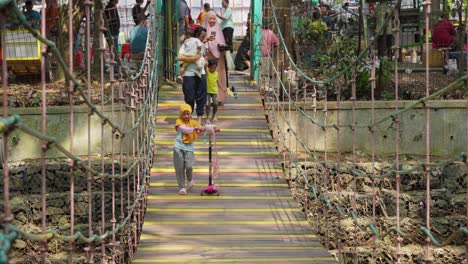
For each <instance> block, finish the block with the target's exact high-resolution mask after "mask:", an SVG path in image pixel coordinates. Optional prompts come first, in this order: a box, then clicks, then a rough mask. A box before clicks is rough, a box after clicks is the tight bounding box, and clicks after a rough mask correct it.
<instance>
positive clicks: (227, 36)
mask: <svg viewBox="0 0 468 264" xmlns="http://www.w3.org/2000/svg"><path fill="white" fill-rule="evenodd" d="M223 35H224V40H225V41H226V45H228V46H230V47H231V53H232V51H233V48H232V36H233V35H234V29H233V28H231V27H228V28H225V29H223Z"/></svg>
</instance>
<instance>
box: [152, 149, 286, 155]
mask: <svg viewBox="0 0 468 264" xmlns="http://www.w3.org/2000/svg"><path fill="white" fill-rule="evenodd" d="M155 153H156V154H159V155H172V154H173V151H172V150H165V151H161V150H158V149H156V151H155ZM216 153H217V155H220V156H224V155H226V156H232V155H265V156H278V152H266V151H245V152H239V151H217V152H216ZM195 155H208V151H204V150H195Z"/></svg>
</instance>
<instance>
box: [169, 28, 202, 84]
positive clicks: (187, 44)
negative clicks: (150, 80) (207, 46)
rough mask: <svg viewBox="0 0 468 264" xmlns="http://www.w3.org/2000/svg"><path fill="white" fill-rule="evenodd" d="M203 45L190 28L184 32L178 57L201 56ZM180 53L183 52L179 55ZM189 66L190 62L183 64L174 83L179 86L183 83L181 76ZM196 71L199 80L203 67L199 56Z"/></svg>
mask: <svg viewBox="0 0 468 264" xmlns="http://www.w3.org/2000/svg"><path fill="white" fill-rule="evenodd" d="M202 46H203V43H202V42H201V40H199V39H198V38H196V37H195V31H194V30H193V29H191V28H187V29H186V30H185V40H184V43H183V44H182V46H181V47H180V50H179V55H184V56H186V57H194V56H196V55H199V54H201V51H202ZM180 51H183V53H182V54H181V52H180ZM190 64H191V62H184V63H183V64H182V67H180V71H179V76H177V79H176V82H177V83H179V84H181V83H183V78H182V76H183V75H184V72H185V70H186V69H187V67H188V66H189V65H190ZM195 64H196V66H197V68H196V70H195V74H196V75H197V76H198V77H199V78H201V75H202V70H203V68H204V67H205V58H204V57H203V56H200V59H198V60H197V61H196V63H195Z"/></svg>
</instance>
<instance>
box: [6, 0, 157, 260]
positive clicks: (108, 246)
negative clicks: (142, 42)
mask: <svg viewBox="0 0 468 264" xmlns="http://www.w3.org/2000/svg"><path fill="white" fill-rule="evenodd" d="M106 4H107V3H106V2H97V1H96V2H90V1H84V2H82V5H78V6H79V7H76V6H74V3H73V1H68V4H64V5H61V6H60V7H59V12H63V13H62V14H67V16H66V19H63V17H61V18H58V19H59V23H58V25H59V27H58V29H57V30H58V31H59V32H61V34H60V35H59V38H58V39H56V40H57V42H54V41H51V40H50V38H49V39H48V38H47V37H46V36H49V34H48V33H49V31H47V32H46V28H47V22H46V19H45V17H44V14H46V11H47V10H48V9H46V5H45V1H43V2H42V6H41V12H42V14H43V16H42V20H41V22H40V24H41V27H40V30H39V31H36V29H35V28H33V27H32V26H31V25H29V24H28V21H26V18H25V16H23V14H22V13H21V11H20V10H19V9H18V7H17V5H16V3H15V2H14V1H0V11H1V15H0V21H1V22H0V25H1V27H2V28H1V39H2V42H1V43H2V44H1V46H2V51H3V52H2V54H3V58H2V87H3V94H2V96H3V101H2V102H3V117H2V118H1V119H0V123H1V133H2V150H3V151H2V154H3V155H2V158H3V163H2V164H3V167H2V184H1V189H2V194H3V197H2V202H1V206H0V210H1V212H2V219H1V222H0V239H1V247H0V263H6V262H8V260H9V259H13V260H14V261H15V262H22V263H25V262H36V261H37V259H40V261H41V262H42V263H46V262H49V261H51V260H54V261H57V260H60V261H66V262H69V263H73V262H79V263H82V262H86V263H96V262H98V261H100V262H103V263H104V262H112V263H126V262H128V261H129V260H130V259H131V258H132V256H133V253H134V252H135V249H136V246H137V244H138V240H139V233H140V231H141V227H142V224H143V217H144V212H145V208H146V191H147V189H146V187H147V184H148V178H147V177H148V176H149V171H150V168H151V167H152V155H153V135H154V126H155V122H154V120H155V113H156V107H157V92H158V82H159V81H160V76H161V75H162V73H161V72H160V71H159V70H160V69H161V68H160V67H159V66H158V65H159V64H160V63H161V59H160V54H162V51H161V50H160V45H158V44H159V43H160V38H161V34H159V32H160V31H162V28H163V23H162V22H163V18H162V17H161V16H159V15H158V12H157V10H156V9H157V7H159V6H160V4H161V3H160V2H159V1H156V3H155V2H153V3H152V5H151V7H150V10H151V12H150V14H151V15H150V20H151V24H150V26H149V27H148V33H147V38H146V39H147V41H146V48H144V55H142V59H141V60H138V61H135V60H132V59H131V60H130V61H127V60H120V59H119V56H118V55H117V52H118V49H117V48H118V47H117V46H116V43H117V42H114V41H113V36H111V34H110V32H109V29H110V28H111V27H113V26H115V25H116V24H112V22H111V21H112V20H110V19H109V18H110V17H109V16H106V14H108V12H109V11H111V12H112V10H115V9H105V8H106ZM77 8H78V9H77ZM81 8H82V9H81ZM107 8H109V7H107ZM75 12H78V13H79V14H78V15H76V16H74V15H73V14H74V13H75ZM159 13H160V12H159ZM74 17H79V19H78V20H76V21H75V20H74ZM81 17H84V18H85V19H81ZM127 20H130V18H127ZM7 21H8V22H11V21H14V22H15V23H17V25H18V26H19V27H22V28H23V29H21V30H17V29H15V30H13V29H7V24H8V25H11V23H7ZM80 24H81V25H82V26H81V29H80ZM78 30H81V32H80V33H79V34H77V33H78ZM12 36H17V37H16V38H13V37H12ZM19 36H23V39H22V40H18V37H19ZM77 36H79V38H77ZM80 39H81V40H80ZM26 42H27V43H26ZM75 42H77V44H78V45H77V46H79V50H80V51H82V55H83V54H84V56H82V59H83V61H82V63H79V64H75V63H74V62H76V60H75V59H76V58H78V57H77V56H76V54H77V53H76V51H77V50H74V49H73V48H74V47H75V45H74V44H75ZM25 43H26V44H27V45H29V46H31V47H32V48H33V51H34V52H33V53H34V54H33V55H34V56H32V55H31V56H30V54H29V53H28V51H27V50H28V49H26V48H24V47H25V45H26V44H25ZM91 45H92V46H91ZM29 46H28V47H29ZM64 47H67V48H64ZM65 49H67V52H64V50H65ZM39 50H40V52H38V51H39ZM5 51H6V52H5ZM93 52H95V53H96V54H95V55H96V57H94V55H93V54H92V53H93ZM29 57H34V58H33V59H34V63H37V64H38V65H39V68H37V69H35V71H34V73H38V74H39V75H40V81H36V82H32V83H30V84H28V86H27V87H29V90H30V91H31V95H30V98H23V99H19V100H17V101H16V102H21V100H23V101H24V102H26V103H25V104H24V105H22V106H30V107H38V108H35V109H36V111H35V112H36V115H39V116H40V118H39V119H37V118H36V119H34V118H33V119H27V118H24V117H23V116H22V115H18V114H12V113H13V112H17V113H21V111H17V110H16V109H12V108H11V107H12V106H14V105H15V104H16V103H14V102H15V100H12V98H11V94H15V93H14V91H12V90H14V89H15V88H17V87H18V86H12V85H10V84H9V81H11V74H16V73H18V72H19V70H18V67H19V66H17V65H21V67H23V68H27V69H31V67H32V66H34V65H32V63H31V62H28V61H24V58H29ZM49 58H53V59H54V63H55V64H56V67H58V68H59V69H61V71H62V72H63V73H64V75H65V77H66V81H61V82H60V81H59V82H56V81H53V82H52V83H46V82H47V81H48V80H46V73H47V72H48V69H47V67H46V64H47V61H48V60H49ZM14 62H16V64H14ZM132 65H133V66H132ZM9 77H10V78H9ZM27 94H29V92H28V93H27ZM52 94H55V97H54V98H53V99H51V98H50V96H51V95H52ZM15 95H17V96H19V95H18V94H15ZM36 95H37V96H36ZM49 99H51V100H49ZM28 100H29V101H28ZM11 102H13V103H11ZM54 102H59V103H58V104H66V105H68V113H67V115H68V117H67V118H66V119H62V121H59V122H57V121H52V120H51V118H50V117H51V115H53V114H54V113H57V108H54V107H50V104H51V103H54ZM83 107H86V115H85V116H81V115H80V114H81V113H79V112H82V108H83ZM62 108H63V107H62ZM33 112H34V111H33ZM48 117H49V118H48ZM63 120H67V121H63ZM97 120H99V121H98V122H96V121H97ZM65 128H67V129H65ZM67 130H68V131H67ZM65 131H66V132H65ZM61 134H67V135H68V137H66V138H63V137H61ZM18 135H23V136H27V137H28V138H29V139H28V140H29V142H30V143H29V144H28V143H26V142H28V140H23V139H20V137H19V136H18ZM18 140H20V141H21V142H19V141H18ZM36 143H37V144H36ZM83 146H85V148H86V147H87V150H86V151H84V149H83ZM15 148H16V149H17V148H23V149H28V150H29V151H31V152H35V153H40V159H38V160H24V159H23V160H21V161H13V160H11V159H10V155H12V150H13V149H15ZM52 150H53V151H52ZM49 152H52V153H49ZM48 153H49V154H50V155H49V154H48Z"/></svg>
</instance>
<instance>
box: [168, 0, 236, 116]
mask: <svg viewBox="0 0 468 264" xmlns="http://www.w3.org/2000/svg"><path fill="white" fill-rule="evenodd" d="M222 7H223V13H222V15H221V14H218V13H217V12H216V11H214V10H213V9H212V8H211V7H210V5H209V4H208V3H206V4H204V6H203V10H202V12H200V14H199V15H198V17H197V22H198V24H196V25H195V24H194V23H193V20H192V19H191V14H190V8H189V7H188V5H187V3H186V2H185V0H179V12H180V19H179V22H180V23H181V24H180V31H179V32H183V35H181V36H180V40H181V46H180V48H179V52H178V60H179V61H180V62H182V63H183V64H182V66H181V68H180V72H179V76H178V77H177V82H178V83H182V91H183V93H184V100H185V102H186V103H187V104H188V105H190V106H191V108H192V110H194V111H195V112H196V114H197V121H198V122H199V123H201V121H202V117H203V116H204V115H205V112H206V117H207V122H216V120H217V115H216V114H217V110H218V106H219V105H223V104H224V103H225V102H226V95H227V93H228V91H227V90H228V88H227V74H226V71H227V69H226V57H225V53H226V50H230V51H232V38H233V37H232V36H233V33H234V23H233V20H232V10H231V8H230V7H229V0H223V1H222ZM218 19H219V20H218ZM223 47H227V48H224V49H223ZM211 105H213V112H212V115H211V116H210V115H209V112H210V106H211Z"/></svg>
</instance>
